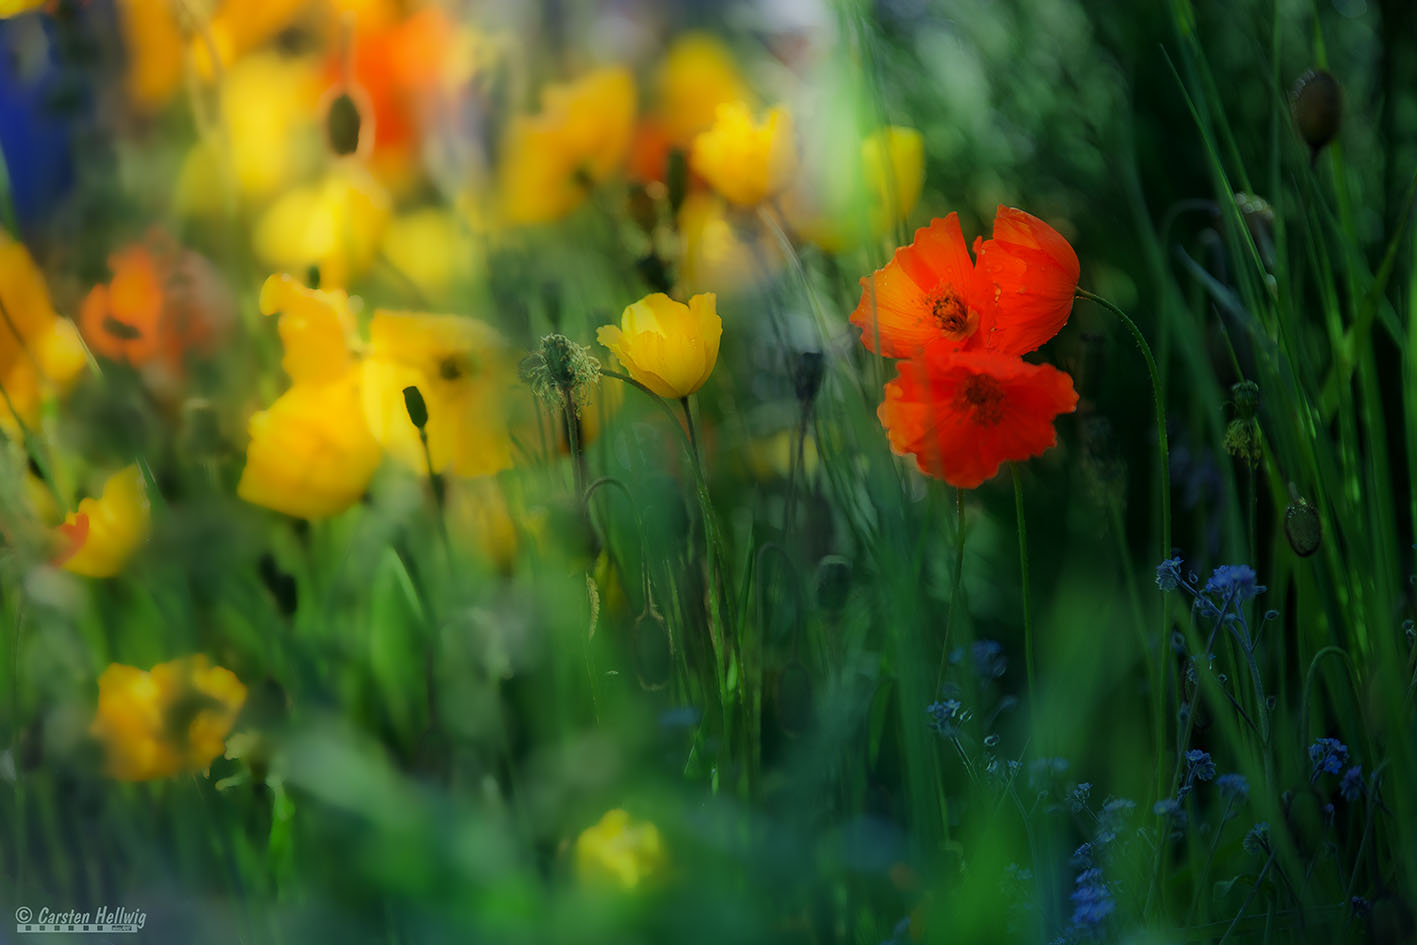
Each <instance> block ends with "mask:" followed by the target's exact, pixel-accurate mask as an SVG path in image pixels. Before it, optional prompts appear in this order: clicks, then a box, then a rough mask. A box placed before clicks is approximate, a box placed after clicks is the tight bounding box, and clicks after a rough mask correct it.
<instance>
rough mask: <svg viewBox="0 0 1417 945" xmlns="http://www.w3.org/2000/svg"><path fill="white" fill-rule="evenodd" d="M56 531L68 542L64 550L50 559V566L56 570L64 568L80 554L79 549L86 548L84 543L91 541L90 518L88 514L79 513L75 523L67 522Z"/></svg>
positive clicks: (61, 549)
mask: <svg viewBox="0 0 1417 945" xmlns="http://www.w3.org/2000/svg"><path fill="white" fill-rule="evenodd" d="M55 531H57V532H59V534H60V535H62V536H63V537H64V539H65V541H66V544H65V546H64V547H63V548H60V549H59V552H58V553H57V554H56V555H55V556H54V557H53V558H52V559H50V562H49V563H50V564H52V565H54V566H55V567H56V568H58V567H62V566H63V565H64V562H66V561H68V560H69V559H70V558H72V557H74V555H76V554H78V553H79V549H80V548H82V547H84V542H86V541H88V540H89V516H88V513H87V512H79V513H77V514H76V515H75V516H74V521H72V522H65V523H64V524H62V525H60V526H59V527H58V528H56V529H55Z"/></svg>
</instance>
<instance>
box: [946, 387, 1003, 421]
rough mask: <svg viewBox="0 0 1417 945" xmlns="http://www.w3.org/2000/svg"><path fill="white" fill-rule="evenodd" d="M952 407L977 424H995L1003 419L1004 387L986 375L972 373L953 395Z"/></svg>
mask: <svg viewBox="0 0 1417 945" xmlns="http://www.w3.org/2000/svg"><path fill="white" fill-rule="evenodd" d="M954 407H955V409H956V410H959V411H961V412H966V413H968V414H969V417H970V419H971V420H973V421H974V422H975V423H977V424H978V425H979V426H982V427H992V426H997V425H998V424H999V423H1001V422H1003V419H1004V389H1003V387H1002V386H1000V384H999V382H998V381H996V380H995V379H994V378H992V377H989V376H988V375H985V374H972V375H970V376H969V377H968V378H967V379H966V380H965V382H964V384H963V385H961V387H960V389H959V393H957V394H956V395H955V402H954Z"/></svg>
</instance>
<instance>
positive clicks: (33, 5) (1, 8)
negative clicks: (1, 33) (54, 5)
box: [0, 0, 50, 20]
mask: <svg viewBox="0 0 1417 945" xmlns="http://www.w3.org/2000/svg"><path fill="white" fill-rule="evenodd" d="M49 2H50V0H0V20H3V19H6V18H8V17H12V16H19V15H20V14H21V13H28V12H29V11H31V10H38V9H39V8H40V7H42V6H44V5H45V4H46V3H49Z"/></svg>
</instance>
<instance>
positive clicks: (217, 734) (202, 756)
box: [89, 654, 246, 781]
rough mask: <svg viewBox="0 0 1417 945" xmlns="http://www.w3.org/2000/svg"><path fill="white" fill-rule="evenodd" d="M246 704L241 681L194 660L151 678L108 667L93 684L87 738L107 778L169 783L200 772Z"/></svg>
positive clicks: (157, 669) (149, 673) (132, 669)
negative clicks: (94, 743) (98, 750)
mask: <svg viewBox="0 0 1417 945" xmlns="http://www.w3.org/2000/svg"><path fill="white" fill-rule="evenodd" d="M245 702H246V687H245V686H244V685H242V683H241V680H239V679H237V678H236V675H235V674H234V673H232V672H231V671H230V670H228V669H223V668H222V667H220V666H212V665H211V664H210V663H209V662H208V660H207V658H206V657H205V656H203V655H200V654H198V655H196V656H188V657H184V658H182V659H176V660H172V661H171V662H167V663H159V664H158V665H156V666H154V667H153V668H152V669H151V670H142V669H138V668H137V667H136V666H125V665H123V664H122V663H113V664H111V665H110V666H109V667H108V668H107V669H105V670H104V671H103V675H102V676H100V677H99V678H98V708H97V711H96V712H95V713H94V719H93V724H92V725H91V726H90V728H89V732H90V734H92V735H93V736H94V737H95V738H97V739H98V740H99V741H100V742H101V743H102V744H103V747H104V750H105V754H106V756H107V769H108V774H109V775H110V776H111V777H114V778H118V779H120V780H123V781H149V780H152V779H154V778H170V777H172V776H174V775H177V774H182V773H184V772H196V771H204V770H206V768H207V767H208V766H209V765H210V764H211V763H212V761H213V760H215V759H216V757H217V756H218V755H220V754H221V753H222V751H223V750H224V749H225V747H226V736H227V735H228V734H229V733H230V732H231V728H232V726H233V725H235V724H236V717H237V715H238V714H239V713H240V712H241V707H242V705H244V704H245Z"/></svg>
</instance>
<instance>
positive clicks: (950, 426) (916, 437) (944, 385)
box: [876, 340, 1078, 489]
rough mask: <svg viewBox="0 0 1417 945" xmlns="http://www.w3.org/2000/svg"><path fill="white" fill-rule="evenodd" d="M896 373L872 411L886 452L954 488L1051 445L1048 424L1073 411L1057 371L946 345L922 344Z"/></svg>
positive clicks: (1068, 384)
mask: <svg viewBox="0 0 1417 945" xmlns="http://www.w3.org/2000/svg"><path fill="white" fill-rule="evenodd" d="M896 371H897V376H896V377H895V379H894V380H891V381H888V382H887V383H886V399H885V402H884V403H882V404H881V406H880V409H879V410H877V411H876V414H877V416H879V417H880V419H881V425H882V426H883V427H885V428H886V434H887V436H888V437H889V438H890V442H891V447H892V448H893V449H894V450H895V451H896V452H897V453H899V454H902V455H904V454H906V453H909V454H912V455H913V456H914V457H915V461H916V463H917V464H918V465H919V467H920V471H921V472H923V473H925V474H927V475H930V476H934V477H936V478H938V479H943V480H945V481H946V482H948V483H949V484H950V485H952V486H956V487H958V488H961V489H973V488H974V487H976V486H978V485H979V484H980V483H982V482H984V480H986V479H990V478H992V477H993V476H994V474H995V473H997V472H998V471H999V465H1000V464H1001V463H1004V462H1006V461H1009V460H1017V459H1027V458H1028V457H1030V456H1037V455H1039V454H1041V453H1042V452H1043V451H1044V450H1046V449H1048V448H1049V447H1050V446H1053V445H1054V444H1055V443H1056V442H1057V433H1056V431H1055V430H1054V429H1053V418H1054V417H1056V416H1057V415H1058V414H1060V413H1071V412H1072V411H1073V410H1074V409H1075V408H1076V407H1077V400H1078V395H1077V392H1076V391H1074V390H1073V379H1072V378H1071V377H1069V376H1068V375H1067V374H1065V373H1063V372H1062V371H1060V370H1058V369H1057V368H1055V367H1052V366H1050V365H1046V364H1029V363H1028V362H1026V361H1024V360H1023V359H1021V358H1019V357H1016V356H1014V355H1010V354H1000V353H997V352H993V351H959V350H956V348H955V346H954V343H953V342H952V341H949V340H945V341H938V342H934V343H932V344H929V345H927V346H926V347H925V350H924V352H923V353H922V354H921V356H920V357H918V358H914V359H911V360H908V361H901V362H899V363H898V364H897V365H896Z"/></svg>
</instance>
